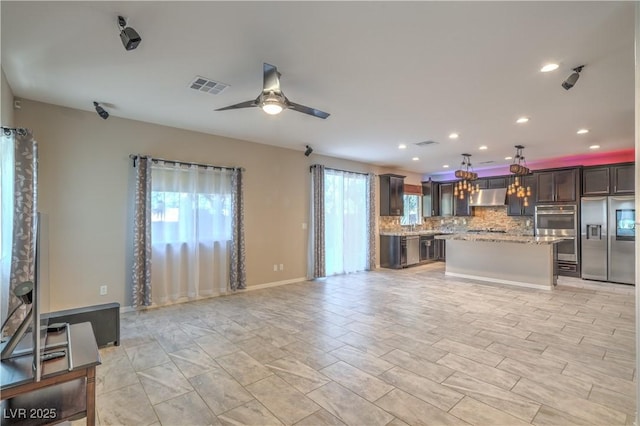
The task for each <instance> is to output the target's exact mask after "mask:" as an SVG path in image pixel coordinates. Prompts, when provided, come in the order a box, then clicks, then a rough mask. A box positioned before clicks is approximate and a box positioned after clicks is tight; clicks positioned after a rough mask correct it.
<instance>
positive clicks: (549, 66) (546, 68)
mask: <svg viewBox="0 0 640 426" xmlns="http://www.w3.org/2000/svg"><path fill="white" fill-rule="evenodd" d="M558 66H559V65H558V64H546V65H545V66H543V67H542V68H540V72H549V71H555V70H557V69H558Z"/></svg>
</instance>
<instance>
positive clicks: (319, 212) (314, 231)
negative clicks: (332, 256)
mask: <svg viewBox="0 0 640 426" xmlns="http://www.w3.org/2000/svg"><path fill="white" fill-rule="evenodd" d="M310 222H311V223H310V227H311V234H310V236H309V266H308V268H307V269H308V272H307V275H308V278H309V279H314V278H320V277H324V276H325V275H326V260H325V247H324V233H325V230H324V166H323V165H320V164H314V165H313V166H311V218H310Z"/></svg>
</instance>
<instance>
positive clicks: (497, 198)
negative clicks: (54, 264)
mask: <svg viewBox="0 0 640 426" xmlns="http://www.w3.org/2000/svg"><path fill="white" fill-rule="evenodd" d="M506 203H507V188H495V189H481V190H480V191H478V192H476V193H474V194H473V195H471V197H470V198H469V205H470V206H472V207H490V206H504V205H505V204H506Z"/></svg>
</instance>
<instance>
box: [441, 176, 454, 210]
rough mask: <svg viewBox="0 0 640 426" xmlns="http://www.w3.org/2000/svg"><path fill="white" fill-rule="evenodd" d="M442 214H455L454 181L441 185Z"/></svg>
mask: <svg viewBox="0 0 640 426" xmlns="http://www.w3.org/2000/svg"><path fill="white" fill-rule="evenodd" d="M439 186H440V188H439V189H440V191H439V192H440V216H453V183H452V182H448V183H441V184H440V185H439Z"/></svg>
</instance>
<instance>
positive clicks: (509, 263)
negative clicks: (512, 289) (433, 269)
mask: <svg viewBox="0 0 640 426" xmlns="http://www.w3.org/2000/svg"><path fill="white" fill-rule="evenodd" d="M435 238H436V239H441V240H446V244H447V262H446V267H445V275H448V276H452V277H460V278H470V279H474V280H478V281H486V282H491V283H497V284H509V285H516V286H521V287H531V288H538V289H544V290H551V289H553V286H554V285H555V284H556V280H557V272H556V270H555V244H556V243H559V242H561V241H562V240H563V239H562V238H559V237H534V236H524V235H506V234H464V233H463V234H450V235H437V236H436V237H435Z"/></svg>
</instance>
